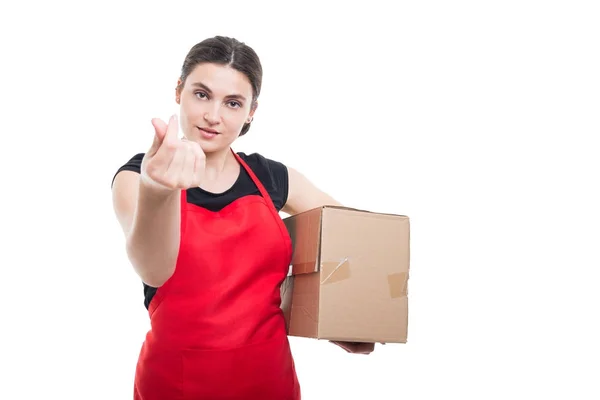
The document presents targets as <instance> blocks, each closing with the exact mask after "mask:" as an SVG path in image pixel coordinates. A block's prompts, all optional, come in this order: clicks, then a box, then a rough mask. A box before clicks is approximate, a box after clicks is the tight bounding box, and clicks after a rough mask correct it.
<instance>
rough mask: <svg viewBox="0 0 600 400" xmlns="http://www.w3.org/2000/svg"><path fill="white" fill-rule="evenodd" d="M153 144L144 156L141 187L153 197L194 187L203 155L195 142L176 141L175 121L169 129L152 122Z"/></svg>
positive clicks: (200, 175) (199, 178)
mask: <svg viewBox="0 0 600 400" xmlns="http://www.w3.org/2000/svg"><path fill="white" fill-rule="evenodd" d="M152 125H154V130H155V134H154V141H153V143H152V146H151V147H150V149H149V150H148V151H147V152H146V154H145V155H144V159H143V160H142V166H141V183H142V184H143V185H144V186H146V187H147V188H149V189H150V190H152V191H153V192H155V193H160V194H170V193H173V192H175V191H177V190H181V189H188V188H191V187H198V186H200V183H201V182H202V179H203V177H204V168H205V166H206V155H205V154H204V152H203V151H202V148H201V147H200V145H199V144H198V143H196V142H192V141H188V140H186V139H179V138H178V137H177V131H178V123H177V117H176V116H175V115H173V116H172V117H171V119H170V120H169V125H168V126H167V124H165V123H164V122H163V121H162V120H160V119H158V118H155V119H153V120H152Z"/></svg>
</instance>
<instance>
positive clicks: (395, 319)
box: [281, 206, 410, 343]
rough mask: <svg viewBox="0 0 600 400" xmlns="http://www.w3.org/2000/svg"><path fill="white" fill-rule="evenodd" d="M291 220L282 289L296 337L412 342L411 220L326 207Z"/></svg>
mask: <svg viewBox="0 0 600 400" xmlns="http://www.w3.org/2000/svg"><path fill="white" fill-rule="evenodd" d="M284 223H285V226H286V227H287V229H288V232H289V233H290V236H291V238H292V243H293V248H294V253H293V256H292V263H291V265H290V273H289V274H288V277H287V278H286V280H285V281H284V283H283V284H282V287H281V293H282V304H281V308H282V309H283V311H284V315H285V317H286V324H287V329H288V334H289V335H290V336H299V337H307V338H317V339H327V340H337V341H351V342H373V343H377V342H379V343H406V340H407V330H408V293H407V287H408V272H409V248H410V246H409V240H410V238H409V233H410V227H409V219H408V217H406V216H403V215H391V214H381V213H373V212H368V211H363V210H356V209H351V208H346V207H336V206H325V207H321V208H316V209H314V210H310V211H307V212H304V213H301V214H297V215H294V216H291V217H288V218H285V219H284Z"/></svg>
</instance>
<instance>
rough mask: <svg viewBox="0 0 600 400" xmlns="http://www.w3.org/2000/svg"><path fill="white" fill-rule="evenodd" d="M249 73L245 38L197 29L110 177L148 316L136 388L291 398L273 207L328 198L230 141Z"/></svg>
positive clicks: (146, 392) (250, 84) (244, 103)
mask: <svg viewBox="0 0 600 400" xmlns="http://www.w3.org/2000/svg"><path fill="white" fill-rule="evenodd" d="M261 80H262V67H261V63H260V61H259V58H258V56H257V55H256V54H255V52H254V51H253V50H252V49H251V48H250V47H248V46H247V45H245V44H243V43H240V42H239V41H237V40H235V39H231V38H225V37H215V38H211V39H207V40H204V41H203V42H201V43H198V44H197V45H195V46H194V47H193V48H192V49H191V50H190V52H189V53H188V55H187V57H186V58H185V61H184V63H183V67H182V73H181V76H180V78H179V80H178V83H177V87H176V91H175V101H176V102H177V104H178V105H179V106H180V120H179V121H178V120H177V118H176V117H175V116H173V117H172V118H171V119H170V120H169V122H168V124H167V123H165V122H163V121H160V120H158V119H154V120H153V121H152V124H153V125H154V129H155V135H154V141H153V143H152V145H151V147H150V149H149V150H148V151H147V152H146V153H145V154H144V153H141V154H138V155H136V156H134V157H133V158H132V159H131V160H130V161H129V162H128V163H127V164H125V165H124V166H122V167H121V168H119V170H118V171H117V174H116V175H115V177H114V180H113V199H114V208H115V213H116V215H117V218H118V220H119V223H120V224H121V226H122V228H123V231H124V233H125V236H126V243H127V254H128V257H129V259H130V261H131V263H132V265H133V267H134V269H135V271H136V272H137V273H138V274H139V276H140V278H141V279H142V281H143V282H144V293H145V305H146V307H147V308H148V312H149V315H150V320H151V329H150V331H149V332H148V333H147V335H146V340H145V341H144V344H143V346H142V349H141V352H140V356H139V360H138V364H137V368H136V375H135V384H134V386H135V391H134V392H135V394H134V398H135V399H143V400H154V399H156V400H169V399H211V400H218V399H242V398H243V399H260V400H271V399H273V400H275V399H277V400H284V399H290V400H297V399H300V387H299V384H298V380H297V376H296V372H295V368H294V362H293V359H292V355H291V352H290V347H289V342H288V338H287V334H286V331H285V323H284V318H283V313H282V311H281V309H280V301H281V299H280V285H281V283H282V281H283V279H284V278H285V276H286V274H287V271H288V266H289V262H290V259H291V250H292V248H291V240H290V237H289V235H288V234H287V231H286V229H285V226H284V224H283V221H282V220H281V218H280V217H279V214H278V211H279V210H283V211H284V212H286V213H289V214H292V215H293V214H296V213H299V212H303V211H306V210H309V209H312V208H315V207H319V206H322V205H325V204H338V203H337V202H336V201H335V200H334V199H333V198H331V197H330V196H329V195H327V194H326V193H324V192H322V191H321V190H319V189H317V188H316V187H315V186H314V185H313V184H311V183H310V182H309V181H308V180H307V179H306V178H305V177H303V176H302V175H301V174H300V173H298V172H297V171H295V170H294V169H292V168H288V167H286V166H285V165H284V164H282V163H280V162H277V161H274V160H270V159H267V158H265V157H263V156H261V155H260V154H252V155H246V154H244V153H236V152H234V151H233V150H232V149H231V145H232V144H233V142H234V141H235V140H236V139H237V138H238V137H239V136H241V135H244V134H246V133H247V132H248V130H249V129H250V125H251V123H252V119H253V118H254V114H255V112H256V109H257V105H258V103H257V99H258V96H259V94H260V89H261ZM179 125H180V126H181V128H182V130H183V136H184V138H183V139H179V138H178V135H177V132H178V126H179ZM337 344H338V345H341V346H342V347H344V348H345V349H346V350H348V351H350V352H361V353H369V352H370V351H372V349H373V345H372V344H360V343H337Z"/></svg>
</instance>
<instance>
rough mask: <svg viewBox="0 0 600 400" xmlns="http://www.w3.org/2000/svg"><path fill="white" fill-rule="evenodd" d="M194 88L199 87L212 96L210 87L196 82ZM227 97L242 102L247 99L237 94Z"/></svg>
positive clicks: (193, 84)
mask: <svg viewBox="0 0 600 400" xmlns="http://www.w3.org/2000/svg"><path fill="white" fill-rule="evenodd" d="M192 86H193V87H198V88H200V89H204V90H205V91H206V92H207V93H208V94H212V90H210V88H209V87H208V86H206V85H205V84H204V83H202V82H194V83H192ZM226 97H227V98H230V99H238V100H241V101H246V97H244V96H242V95H241V94H237V93H234V94H230V95H228V96H226Z"/></svg>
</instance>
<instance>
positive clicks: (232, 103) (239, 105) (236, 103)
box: [229, 101, 242, 108]
mask: <svg viewBox="0 0 600 400" xmlns="http://www.w3.org/2000/svg"><path fill="white" fill-rule="evenodd" d="M241 106H242V105H241V104H240V103H238V102H237V101H230V102H229V107H232V108H239V107H241Z"/></svg>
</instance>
